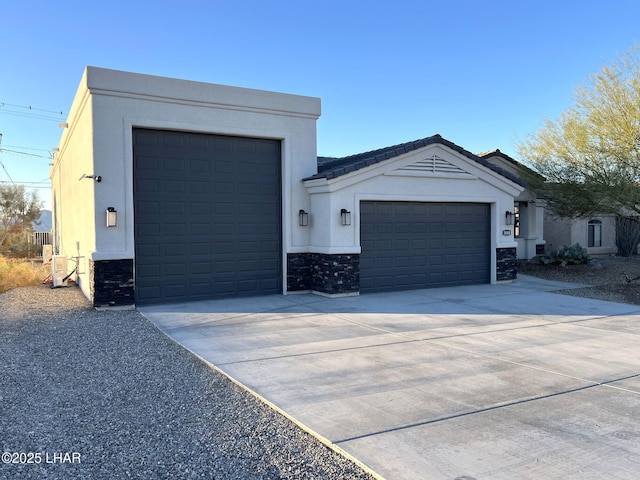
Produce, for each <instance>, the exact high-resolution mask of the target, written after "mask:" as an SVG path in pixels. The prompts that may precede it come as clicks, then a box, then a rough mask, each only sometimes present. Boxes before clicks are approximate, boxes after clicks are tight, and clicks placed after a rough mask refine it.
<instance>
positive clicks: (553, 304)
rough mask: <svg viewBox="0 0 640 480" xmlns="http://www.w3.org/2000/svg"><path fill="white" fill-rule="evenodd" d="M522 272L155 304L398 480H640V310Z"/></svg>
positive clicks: (247, 376)
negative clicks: (493, 280)
mask: <svg viewBox="0 0 640 480" xmlns="http://www.w3.org/2000/svg"><path fill="white" fill-rule="evenodd" d="M575 286H576V285H571V284H566V283H559V282H551V281H545V280H540V279H535V278H532V277H526V276H520V277H519V279H518V280H517V281H515V282H514V283H511V284H503V285H478V286H472V287H455V288H442V289H430V290H416V291H410V292H396V293H390V294H374V295H362V296H360V297H348V298H332V299H329V298H324V297H320V296H316V295H311V294H304V295H287V296H270V297H258V298H251V299H239V300H236V299H234V300H220V301H209V302H198V303H188V304H179V305H168V306H153V307H145V308H141V309H140V311H141V312H142V313H143V314H144V315H145V316H146V317H147V318H149V319H150V320H151V321H152V322H153V323H155V324H156V325H157V326H158V327H159V328H160V329H162V330H163V331H164V332H166V333H167V335H169V336H170V337H172V338H173V339H175V340H176V341H177V342H179V343H181V344H182V345H184V346H185V347H186V348H188V349H189V350H191V351H193V352H194V353H196V354H197V355H199V356H201V357H203V358H204V359H206V360H208V361H209V362H211V363H212V364H214V365H215V366H216V367H217V368H219V369H220V370H222V371H223V372H225V373H226V374H228V375H229V376H230V377H232V378H234V379H235V380H237V381H238V382H240V383H241V384H243V385H245V386H246V387H247V388H249V389H251V390H252V391H254V392H256V393H257V394H258V395H260V396H262V397H264V398H265V399H266V400H268V401H269V402H271V403H273V404H274V405H276V406H277V407H278V408H280V409H282V410H283V411H284V412H286V413H287V414H288V415H290V416H292V417H293V418H295V419H296V420H297V421H298V422H300V423H301V424H303V425H305V426H306V427H308V428H309V429H311V430H312V431H314V432H316V434H318V435H319V436H321V437H324V438H325V439H327V440H329V441H330V442H331V443H333V444H334V445H337V446H338V447H340V448H341V449H343V450H344V451H345V452H347V453H348V454H350V455H352V456H353V457H355V458H356V459H358V460H359V461H361V462H362V463H364V464H365V465H367V466H368V467H370V468H371V469H373V470H374V471H375V472H376V473H377V474H379V475H380V476H382V477H385V478H387V479H401V480H407V479H456V478H458V479H478V480H481V479H482V480H485V479H509V480H513V479H554V478H558V479H560V478H562V479H569V478H580V479H600V478H601V479H626V478H628V479H634V480H635V479H637V478H638V475H639V474H640V473H639V472H640V307H637V306H633V305H624V304H618V303H611V302H602V301H597V300H590V299H584V298H578V297H572V296H566V295H558V294H555V293H551V292H553V291H554V290H558V289H562V288H568V287H575Z"/></svg>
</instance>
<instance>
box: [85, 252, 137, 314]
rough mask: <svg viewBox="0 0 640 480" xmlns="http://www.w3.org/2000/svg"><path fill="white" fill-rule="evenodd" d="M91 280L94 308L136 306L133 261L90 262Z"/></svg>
mask: <svg viewBox="0 0 640 480" xmlns="http://www.w3.org/2000/svg"><path fill="white" fill-rule="evenodd" d="M89 278H90V289H91V301H92V302H93V306H94V307H123V306H131V305H134V304H135V290H134V282H133V260H132V259H124V260H96V261H94V260H90V261H89Z"/></svg>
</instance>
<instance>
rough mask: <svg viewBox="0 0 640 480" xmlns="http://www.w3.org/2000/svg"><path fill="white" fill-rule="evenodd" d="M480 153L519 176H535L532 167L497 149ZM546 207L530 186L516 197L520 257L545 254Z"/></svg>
mask: <svg viewBox="0 0 640 480" xmlns="http://www.w3.org/2000/svg"><path fill="white" fill-rule="evenodd" d="M478 156H479V157H480V158H482V159H484V160H486V161H488V162H489V163H491V164H493V165H495V166H497V167H499V168H502V169H504V170H506V171H507V172H509V173H511V174H512V175H514V176H516V177H518V178H520V179H522V178H523V176H524V172H527V173H528V174H529V175H535V172H533V170H531V169H529V168H528V167H527V166H525V165H523V164H521V163H520V162H518V161H517V160H514V159H513V158H511V157H510V156H509V155H507V154H505V153H503V152H501V151H500V150H498V149H496V150H491V151H489V152H483V153H479V154H478ZM545 206H546V203H545V201H544V200H543V199H541V198H538V197H537V196H536V194H535V193H534V192H532V191H530V190H528V189H527V190H523V191H522V192H520V194H519V195H518V196H517V197H516V198H515V204H514V207H513V209H514V214H515V237H516V242H518V249H517V255H518V258H519V259H525V260H529V259H531V258H533V257H535V256H536V255H542V254H544V253H545V249H546V247H547V246H548V245H549V238H548V237H549V235H548V232H547V231H546V226H545V225H546V222H545Z"/></svg>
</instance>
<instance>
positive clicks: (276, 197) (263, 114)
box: [51, 67, 524, 306]
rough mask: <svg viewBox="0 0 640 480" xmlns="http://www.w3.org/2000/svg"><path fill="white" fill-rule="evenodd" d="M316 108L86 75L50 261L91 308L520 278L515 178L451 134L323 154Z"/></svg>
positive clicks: (57, 203) (234, 92)
mask: <svg viewBox="0 0 640 480" xmlns="http://www.w3.org/2000/svg"><path fill="white" fill-rule="evenodd" d="M320 113H321V109H320V100H319V99H318V98H313V97H303V96H298V95H289V94H283V93H275V92H266V91H259V90H252V89H244V88H238V87H231V86H223V85H215V84H207V83H199V82H193V81H187V80H178V79H172V78H163V77H156V76H149V75H141V74H134V73H128V72H122V71H114V70H107V69H102V68H95V67H88V68H87V69H86V70H85V72H84V74H83V77H82V80H81V82H80V86H79V88H78V92H77V94H76V97H75V99H74V101H73V105H72V107H71V110H70V113H69V117H68V122H67V123H66V124H65V125H64V131H63V133H62V136H61V140H60V144H59V149H58V154H57V155H56V157H55V160H54V164H53V166H52V168H51V179H52V187H53V198H52V202H53V229H54V237H55V240H54V243H55V245H54V249H55V253H56V254H58V255H62V256H65V257H67V258H68V259H69V260H70V262H69V263H70V265H72V266H73V268H76V269H77V283H78V285H79V286H80V288H81V289H82V291H83V293H84V294H85V295H86V296H87V298H89V299H90V300H91V302H92V303H93V305H95V306H116V305H132V304H140V305H141V304H152V303H159V302H183V301H192V300H203V299H215V298H226V297H237V296H252V295H267V294H292V293H296V292H315V293H318V294H321V295H356V294H359V293H368V292H382V291H390V290H402V289H413V288H427V287H438V286H451V285H468V284H479V283H498V282H502V281H510V280H512V279H514V278H515V275H516V268H515V260H516V248H517V246H518V243H517V241H516V239H515V238H514V235H513V231H514V226H513V225H512V223H513V222H512V221H511V219H512V218H513V215H512V213H513V206H514V198H517V197H518V196H519V195H520V194H521V193H522V192H523V190H524V183H523V182H522V181H521V180H520V179H519V178H518V177H517V176H515V175H513V174H512V173H511V172H509V171H508V170H507V169H505V168H502V167H500V166H496V165H494V164H492V163H490V162H488V161H487V160H486V159H483V158H481V157H478V156H476V155H474V154H472V153H470V152H468V151H466V150H464V149H463V148H461V147H459V146H457V145H456V144H454V143H452V142H450V141H448V140H446V139H444V138H442V137H441V136H439V135H434V136H431V137H427V138H424V139H420V140H417V141H413V142H408V143H404V144H401V145H395V146H392V147H388V148H383V149H379V150H374V151H371V152H366V153H362V154H358V155H352V156H348V157H344V158H324V157H323V158H318V156H317V153H316V152H317V150H316V121H317V119H318V118H319V116H320ZM70 268H71V267H70Z"/></svg>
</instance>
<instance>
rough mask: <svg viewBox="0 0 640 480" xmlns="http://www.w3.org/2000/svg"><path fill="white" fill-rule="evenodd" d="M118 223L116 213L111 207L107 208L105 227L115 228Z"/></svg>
mask: <svg viewBox="0 0 640 480" xmlns="http://www.w3.org/2000/svg"><path fill="white" fill-rule="evenodd" d="M117 223H118V212H117V211H116V209H115V208H113V207H107V227H115V226H116V224H117Z"/></svg>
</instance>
